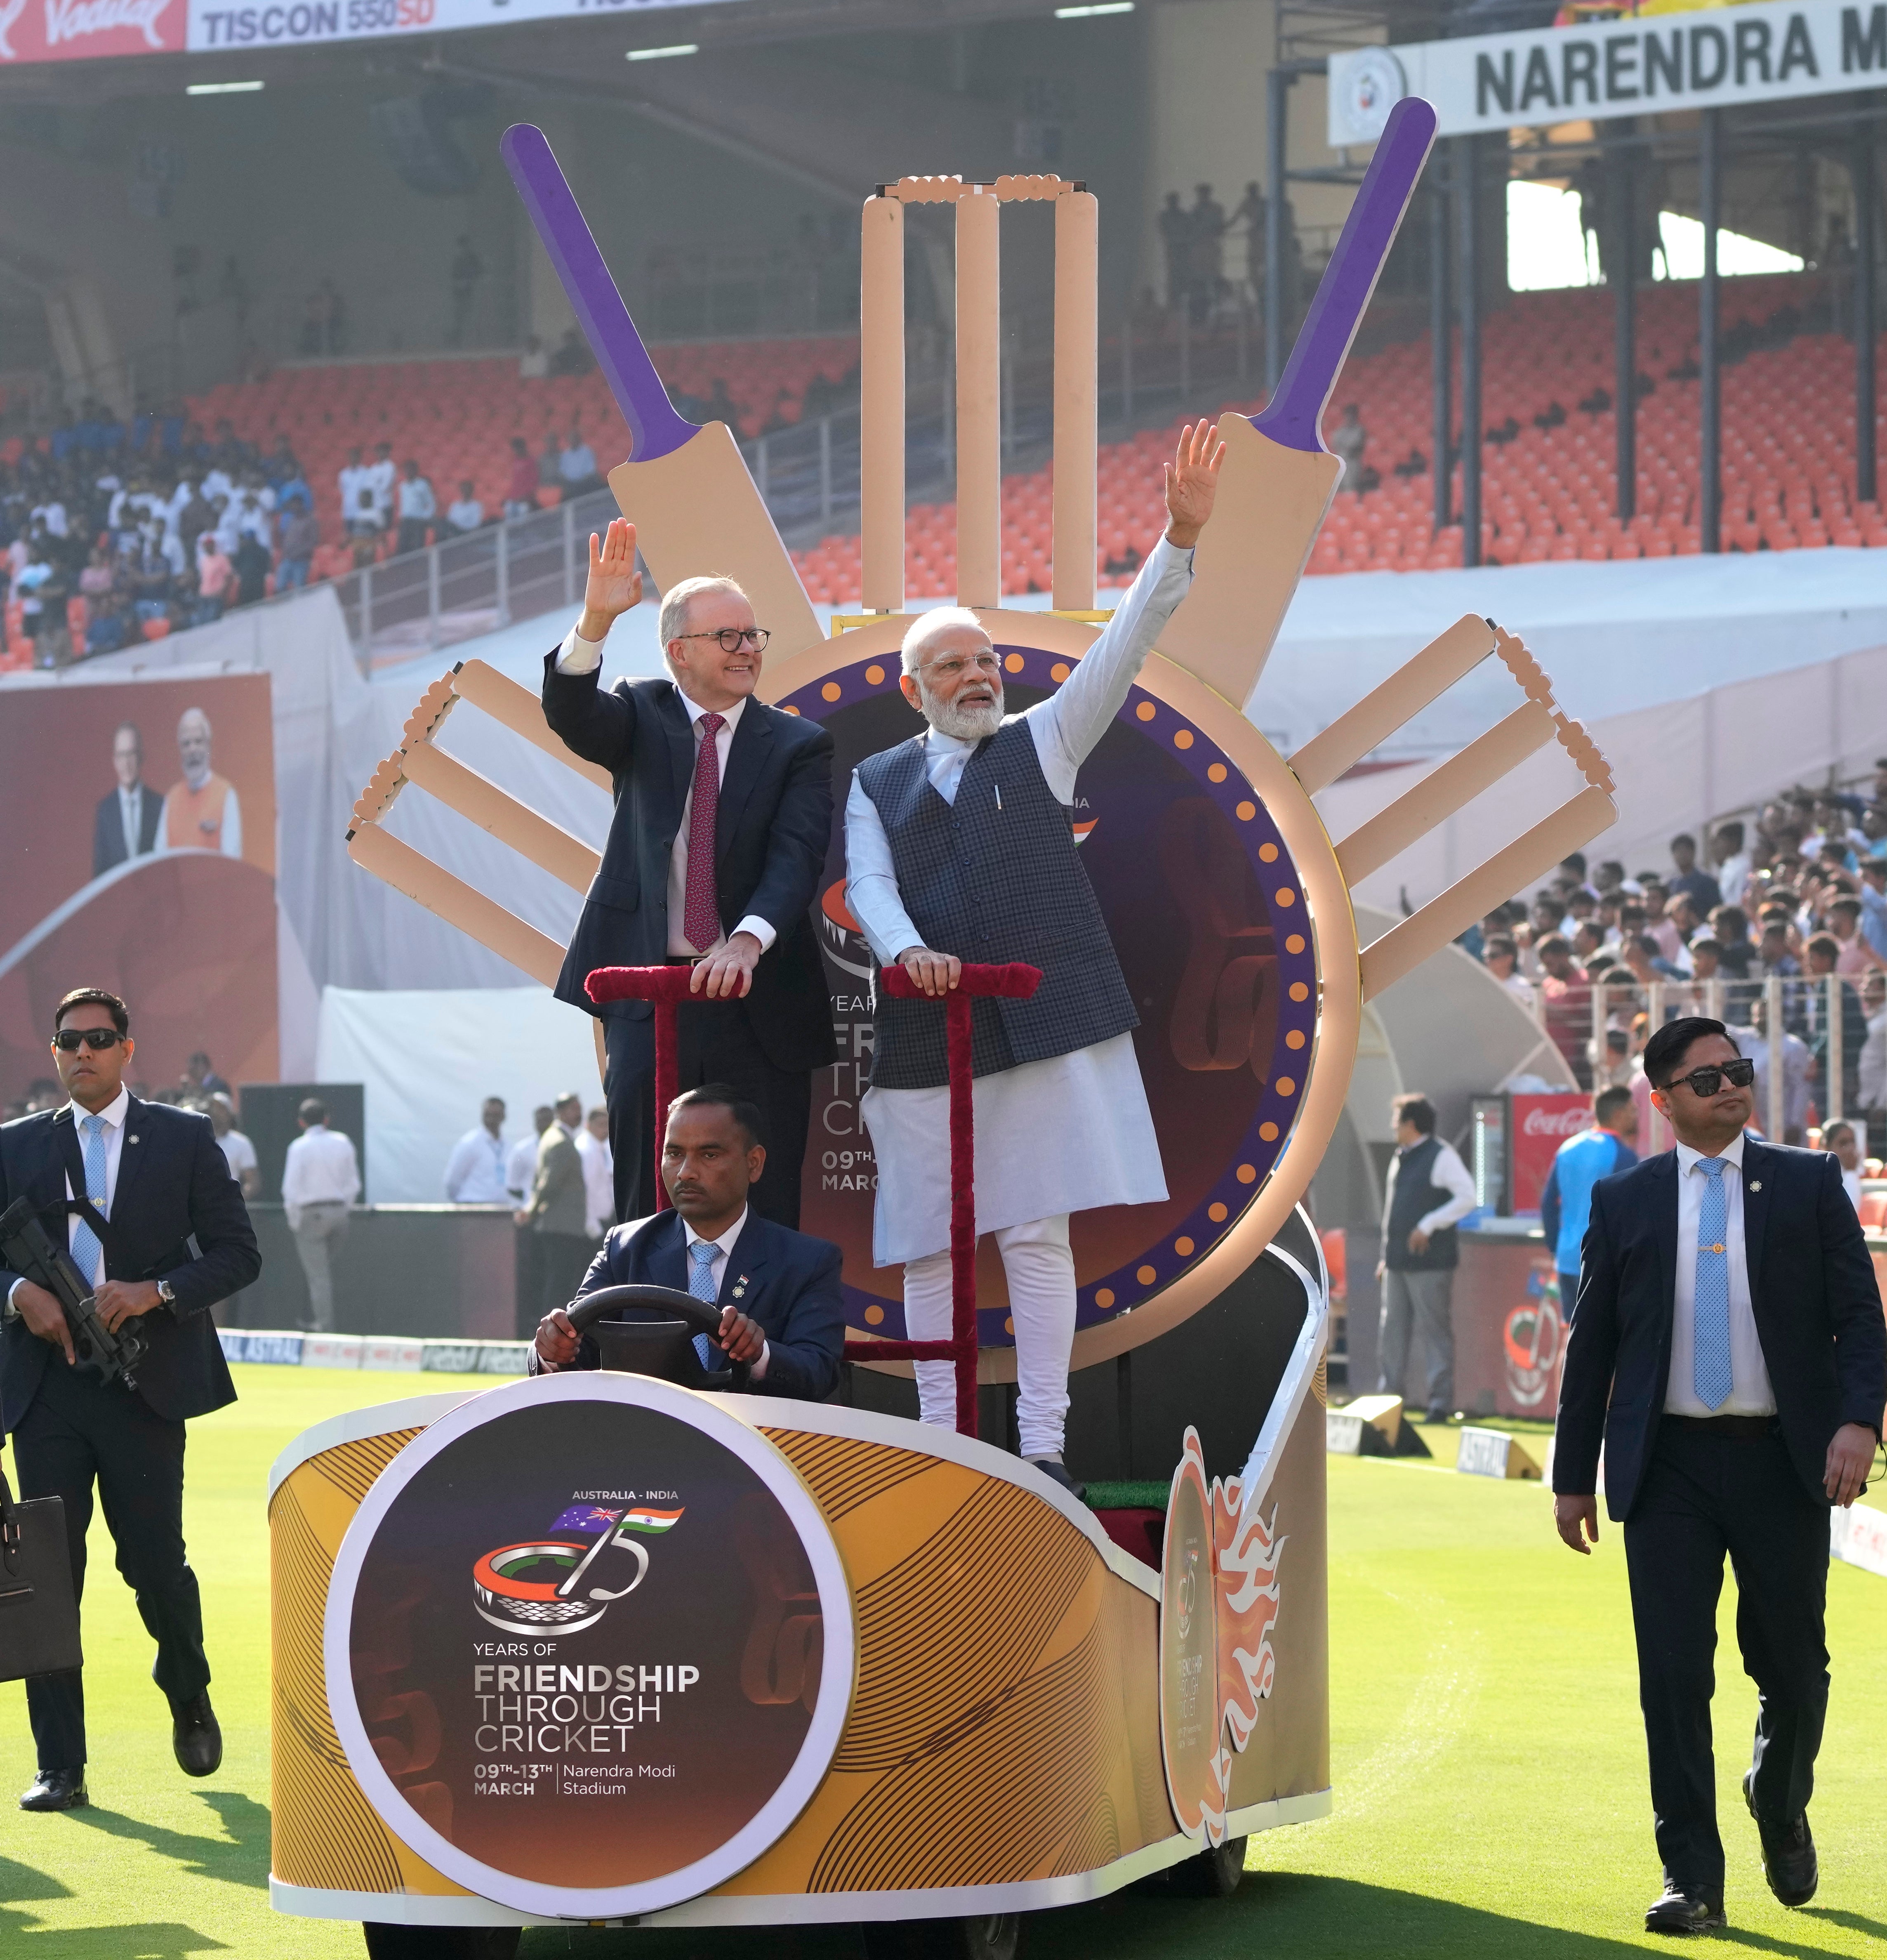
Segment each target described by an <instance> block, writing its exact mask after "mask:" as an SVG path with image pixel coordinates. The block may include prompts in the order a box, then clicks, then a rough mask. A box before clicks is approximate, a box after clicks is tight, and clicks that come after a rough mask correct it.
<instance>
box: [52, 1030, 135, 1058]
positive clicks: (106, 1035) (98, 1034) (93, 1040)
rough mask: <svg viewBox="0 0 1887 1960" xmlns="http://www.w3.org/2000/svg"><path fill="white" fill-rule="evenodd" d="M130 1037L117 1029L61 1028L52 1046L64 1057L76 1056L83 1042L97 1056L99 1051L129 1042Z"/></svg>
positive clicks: (53, 1038)
mask: <svg viewBox="0 0 1887 1960" xmlns="http://www.w3.org/2000/svg"><path fill="white" fill-rule="evenodd" d="M129 1039H131V1037H130V1036H129V1035H121V1034H120V1033H119V1032H118V1030H117V1029H116V1028H61V1029H59V1033H57V1034H56V1035H55V1036H53V1037H52V1045H53V1046H54V1047H55V1048H57V1049H58V1050H59V1052H60V1053H61V1054H62V1055H76V1054H77V1053H78V1045H79V1043H80V1042H84V1044H85V1045H86V1046H87V1048H90V1049H91V1050H92V1052H94V1054H96V1053H97V1052H98V1050H99V1049H100V1048H116V1046H117V1045H118V1044H119V1042H121V1041H129Z"/></svg>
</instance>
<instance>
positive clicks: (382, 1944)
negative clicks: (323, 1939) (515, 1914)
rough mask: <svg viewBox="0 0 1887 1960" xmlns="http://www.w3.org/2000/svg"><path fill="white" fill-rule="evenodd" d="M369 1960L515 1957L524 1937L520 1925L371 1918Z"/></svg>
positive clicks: (501, 1959)
mask: <svg viewBox="0 0 1887 1960" xmlns="http://www.w3.org/2000/svg"><path fill="white" fill-rule="evenodd" d="M361 1932H362V1933H364V1935H365V1936H366V1939H367V1955H368V1960H512V1956H513V1955H514V1954H515V1953H516V1952H517V1950H518V1942H519V1940H520V1939H522V1938H523V1927H516V1926H391V1925H388V1924H386V1923H383V1922H381V1921H378V1920H367V1922H366V1923H365V1924H364V1925H363V1926H362V1927H361Z"/></svg>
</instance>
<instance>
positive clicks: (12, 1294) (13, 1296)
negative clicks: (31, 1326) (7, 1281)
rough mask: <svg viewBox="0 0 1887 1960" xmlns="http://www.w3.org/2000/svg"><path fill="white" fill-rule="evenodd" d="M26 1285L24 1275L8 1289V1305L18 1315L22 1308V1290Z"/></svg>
mask: <svg viewBox="0 0 1887 1960" xmlns="http://www.w3.org/2000/svg"><path fill="white" fill-rule="evenodd" d="M25 1284H26V1276H25V1275H24V1274H21V1276H20V1278H18V1279H17V1280H15V1281H14V1282H13V1284H12V1285H11V1286H10V1287H8V1288H7V1304H8V1306H10V1307H11V1308H12V1309H13V1310H14V1312H15V1313H17V1312H18V1311H19V1308H20V1300H19V1295H20V1289H21V1287H23V1286H24V1285H25Z"/></svg>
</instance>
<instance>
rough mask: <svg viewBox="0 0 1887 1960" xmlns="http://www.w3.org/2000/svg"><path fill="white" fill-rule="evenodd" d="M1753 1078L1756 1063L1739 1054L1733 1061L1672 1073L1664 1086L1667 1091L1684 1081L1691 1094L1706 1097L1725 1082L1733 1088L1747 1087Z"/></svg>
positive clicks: (1711, 1094) (1713, 1093) (1714, 1092)
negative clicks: (1676, 1073) (1681, 1073)
mask: <svg viewBox="0 0 1887 1960" xmlns="http://www.w3.org/2000/svg"><path fill="white" fill-rule="evenodd" d="M1755 1079H1756V1064H1755V1063H1754V1062H1753V1061H1750V1060H1749V1058H1748V1057H1747V1056H1739V1058H1737V1059H1736V1061H1726V1062H1723V1063H1720V1064H1718V1065H1717V1067H1715V1068H1693V1069H1692V1071H1691V1072H1690V1074H1688V1075H1674V1076H1673V1077H1671V1079H1670V1080H1669V1082H1667V1083H1665V1085H1664V1087H1665V1090H1666V1093H1669V1091H1670V1090H1673V1089H1675V1088H1676V1087H1677V1085H1678V1084H1679V1083H1680V1082H1682V1083H1686V1084H1688V1087H1689V1089H1690V1092H1691V1093H1692V1095H1693V1096H1701V1097H1703V1098H1704V1099H1708V1098H1709V1097H1711V1096H1714V1095H1715V1094H1716V1093H1717V1091H1718V1090H1720V1089H1721V1088H1722V1087H1723V1084H1724V1083H1726V1082H1727V1083H1729V1084H1730V1087H1731V1088H1733V1089H1747V1088H1748V1087H1749V1085H1750V1083H1752V1082H1754V1081H1755Z"/></svg>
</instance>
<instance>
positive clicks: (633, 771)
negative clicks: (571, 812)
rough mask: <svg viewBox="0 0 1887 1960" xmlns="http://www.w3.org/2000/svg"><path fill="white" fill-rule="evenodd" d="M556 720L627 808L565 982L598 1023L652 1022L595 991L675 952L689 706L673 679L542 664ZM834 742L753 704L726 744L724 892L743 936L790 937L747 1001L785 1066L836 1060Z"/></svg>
mask: <svg viewBox="0 0 1887 1960" xmlns="http://www.w3.org/2000/svg"><path fill="white" fill-rule="evenodd" d="M543 701H544V718H545V721H548V723H549V724H550V725H551V727H552V728H553V729H554V730H556V732H557V733H558V735H559V736H560V737H561V738H562V740H563V742H564V746H565V747H566V748H567V749H570V752H571V753H573V755H577V756H582V757H583V759H584V761H586V762H595V763H596V764H598V765H599V766H600V767H602V768H605V769H607V770H608V772H609V773H610V775H611V776H612V778H614V779H615V799H616V807H615V815H614V816H612V818H611V819H610V823H609V838H608V842H607V843H605V845H604V846H603V859H602V867H601V868H600V869H599V870H598V872H597V873H596V877H594V878H593V879H592V880H591V881H590V886H589V894H588V896H586V898H585V899H584V901H583V912H582V915H581V916H580V918H578V920H577V931H576V933H575V934H574V935H573V937H572V938H571V940H570V951H569V953H568V954H567V956H566V957H565V959H564V970H563V972H561V974H559V975H558V981H557V990H556V991H557V998H558V999H559V1000H560V1001H569V1002H570V1004H571V1005H572V1006H573V1007H581V1008H582V1009H583V1010H584V1012H585V1013H592V1014H600V1015H602V1016H605V1017H621V1018H622V1019H624V1020H644V1019H646V1017H648V1015H649V1014H650V1012H651V1010H650V1006H649V1004H648V1003H647V1002H646V1001H610V1002H608V1004H605V1006H604V1007H601V1008H598V1007H596V1006H594V1005H593V1004H592V1002H591V1001H590V998H589V995H588V994H586V993H585V992H584V991H583V982H585V981H586V979H588V978H589V975H591V973H592V972H594V971H595V970H596V968H598V967H599V966H659V965H660V964H661V963H662V961H663V960H664V959H666V958H667V957H668V954H669V854H670V853H671V851H672V850H673V848H674V845H675V832H677V831H678V829H680V828H681V810H682V806H683V804H684V803H685V802H686V800H687V798H688V788H689V785H690V784H691V782H692V781H693V780H694V766H695V747H694V733H693V730H691V728H690V727H689V725H688V704H687V703H686V702H685V701H684V699H683V698H682V695H681V690H680V689H678V688H677V687H676V686H675V683H673V682H672V681H669V680H619V681H618V682H617V683H616V684H615V686H613V687H611V688H602V687H599V686H598V684H597V676H596V673H593V672H592V673H586V674H560V673H558V671H557V655H556V653H555V652H554V651H553V652H552V653H551V654H550V655H549V656H548V657H547V658H546V659H545V663H544V694H543ZM832 755H833V749H832V737H831V734H830V733H828V730H825V729H824V728H821V727H820V726H819V724H818V723H817V722H816V721H808V720H806V719H805V718H802V717H801V716H799V715H797V714H785V713H783V712H782V711H780V709H779V708H769V707H768V706H767V704H766V703H765V702H764V701H760V700H756V699H750V700H749V701H748V703H747V705H746V706H745V708H742V710H741V716H740V719H739V721H738V722H736V723H735V725H734V733H733V737H732V740H731V741H730V742H729V744H728V749H727V768H726V772H725V774H724V775H723V777H722V779H721V789H720V800H719V802H718V803H717V804H716V807H715V817H714V883H715V896H716V900H717V902H718V903H719V905H720V917H721V925H722V928H723V930H724V931H728V932H732V931H733V930H734V928H735V926H737V925H738V924H739V923H740V921H742V919H743V918H745V917H746V916H747V915H748V913H749V912H752V913H754V914H757V915H758V916H759V917H760V918H764V920H765V921H767V924H769V925H770V926H771V927H772V928H773V929H774V932H775V933H776V934H777V935H778V937H777V938H776V939H775V940H774V943H773V945H772V946H771V947H770V948H769V949H768V950H767V953H766V955H765V956H764V958H762V959H761V962H760V963H759V965H758V966H756V967H755V968H754V984H753V991H751V993H749V994H748V995H747V997H746V998H745V1000H743V1001H739V1002H737V1003H735V1005H736V1006H737V1007H738V1008H739V1010H740V1011H741V1012H742V1013H745V1015H746V1017H747V1019H748V1024H749V1026H751V1028H752V1029H753V1033H754V1039H755V1040H756V1041H757V1042H758V1043H759V1044H760V1046H761V1049H762V1051H763V1052H764V1053H765V1055H766V1057H767V1060H768V1061H770V1062H771V1063H772V1064H774V1067H775V1068H782V1069H793V1070H799V1069H811V1068H823V1067H824V1065H825V1064H827V1063H828V1062H829V1061H832V1060H833V1059H834V1056H835V1055H836V1053H837V1050H836V1048H835V1047H834V1043H833V1039H832V1006H831V999H830V998H829V997H828V993H827V989H826V979H825V966H824V962H823V961H822V959H821V957H820V953H819V941H818V935H817V934H816V932H815V930H814V927H813V923H812V902H813V900H814V899H815V897H817V896H818V883H819V878H820V876H821V873H822V872H823V871H824V868H825V860H826V851H827V849H828V846H829V845H830V844H831V838H832Z"/></svg>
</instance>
